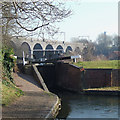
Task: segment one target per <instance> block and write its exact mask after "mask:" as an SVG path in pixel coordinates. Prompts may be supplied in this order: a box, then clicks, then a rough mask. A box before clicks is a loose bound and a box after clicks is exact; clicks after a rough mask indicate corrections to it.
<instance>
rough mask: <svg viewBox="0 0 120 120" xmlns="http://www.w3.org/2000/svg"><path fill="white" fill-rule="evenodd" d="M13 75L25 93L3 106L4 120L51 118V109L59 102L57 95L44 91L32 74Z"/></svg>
mask: <svg viewBox="0 0 120 120" xmlns="http://www.w3.org/2000/svg"><path fill="white" fill-rule="evenodd" d="M13 76H14V80H15V83H16V84H17V86H18V87H19V88H20V89H22V90H23V91H24V93H25V94H24V96H22V97H20V98H18V99H17V100H16V102H14V103H12V104H11V105H9V106H5V107H3V108H2V117H3V120H6V119H7V118H8V119H10V118H11V119H13V118H14V119H16V120H17V119H22V120H24V119H26V118H27V119H35V118H49V117H50V113H51V109H53V108H54V106H55V105H56V104H57V101H58V98H57V96H56V95H54V94H52V93H47V92H45V91H43V90H42V89H41V88H40V87H39V85H38V83H37V82H36V81H35V80H34V78H33V77H32V76H30V75H26V74H20V73H19V74H15V73H14V74H13Z"/></svg>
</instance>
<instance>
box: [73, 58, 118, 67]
mask: <svg viewBox="0 0 120 120" xmlns="http://www.w3.org/2000/svg"><path fill="white" fill-rule="evenodd" d="M73 64H74V65H76V66H79V67H81V66H82V67H84V68H102V69H120V60H109V61H83V62H77V63H73Z"/></svg>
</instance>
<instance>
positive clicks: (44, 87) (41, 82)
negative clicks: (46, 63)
mask: <svg viewBox="0 0 120 120" xmlns="http://www.w3.org/2000/svg"><path fill="white" fill-rule="evenodd" d="M32 67H33V72H34V73H35V75H36V76H37V79H38V81H39V82H40V84H41V85H42V87H43V89H44V90H45V91H46V92H49V90H48V88H47V86H46V84H45V82H44V80H43V78H42V76H41V74H40V72H39V71H38V69H37V67H36V65H32Z"/></svg>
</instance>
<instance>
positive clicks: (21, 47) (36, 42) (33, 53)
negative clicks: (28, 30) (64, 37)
mask: <svg viewBox="0 0 120 120" xmlns="http://www.w3.org/2000/svg"><path fill="white" fill-rule="evenodd" d="M10 43H11V45H12V47H13V48H14V51H15V54H16V55H18V56H22V52H23V51H24V52H25V56H26V57H31V58H35V59H39V58H44V57H45V58H50V57H52V58H54V57H57V56H58V55H59V53H70V52H75V53H76V54H79V53H80V52H82V50H83V49H84V47H85V46H84V45H83V44H82V43H72V42H64V41H52V40H44V41H43V40H41V39H35V38H34V39H33V38H24V37H14V38H12V40H11V41H10Z"/></svg>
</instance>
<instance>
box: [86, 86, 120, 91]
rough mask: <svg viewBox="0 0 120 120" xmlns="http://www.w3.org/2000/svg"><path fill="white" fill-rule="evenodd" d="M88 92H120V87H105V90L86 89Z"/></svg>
mask: <svg viewBox="0 0 120 120" xmlns="http://www.w3.org/2000/svg"><path fill="white" fill-rule="evenodd" d="M86 90H98V91H120V86H119V87H103V88H89V89H84V91H86Z"/></svg>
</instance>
